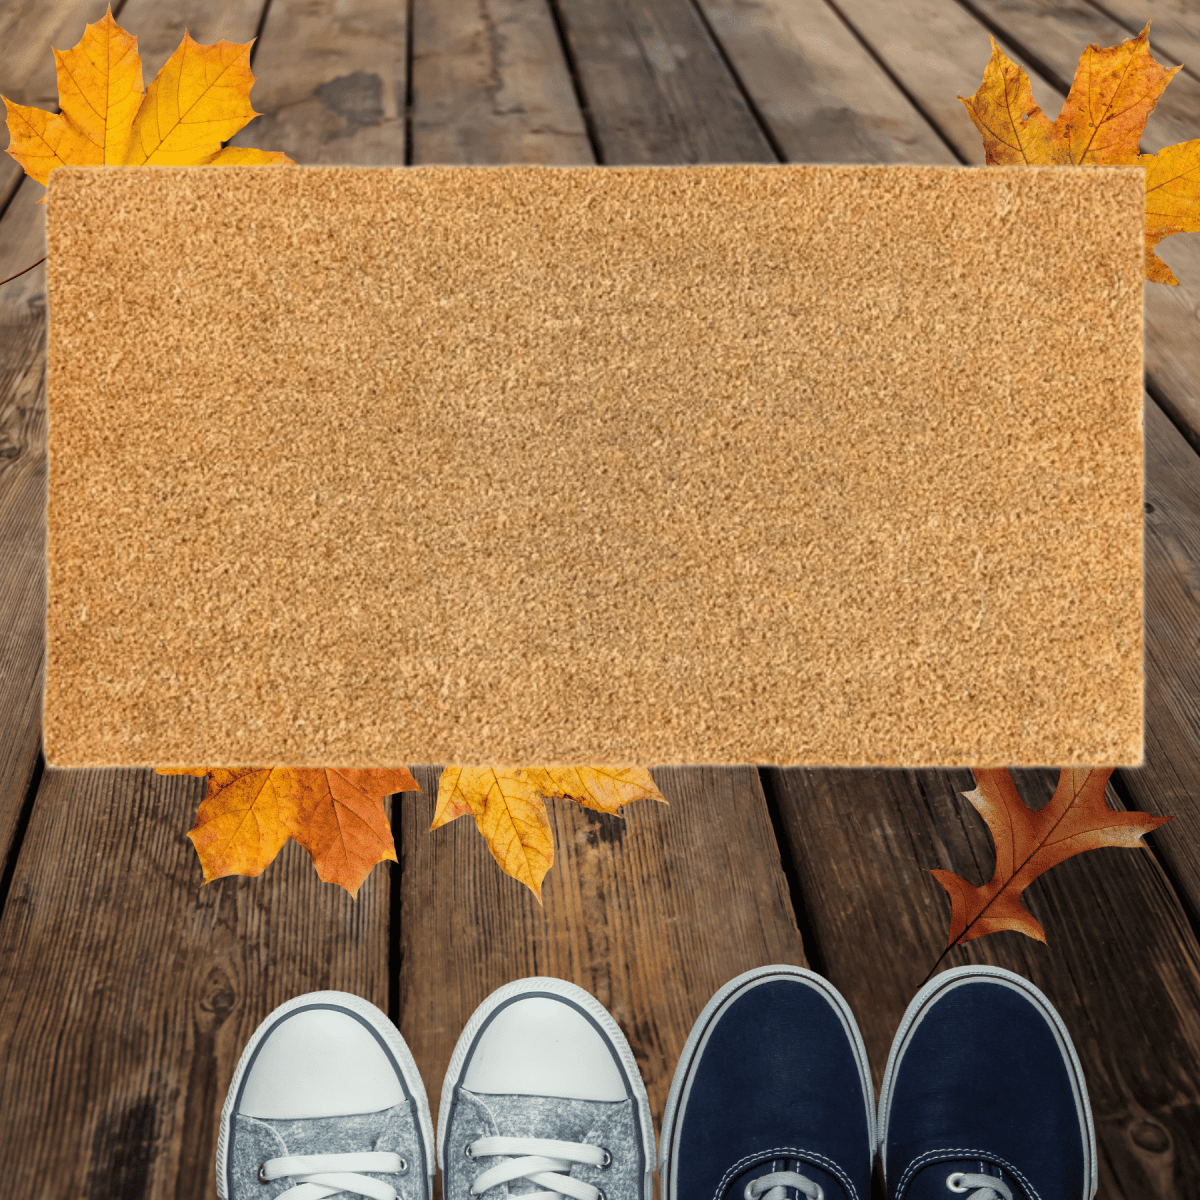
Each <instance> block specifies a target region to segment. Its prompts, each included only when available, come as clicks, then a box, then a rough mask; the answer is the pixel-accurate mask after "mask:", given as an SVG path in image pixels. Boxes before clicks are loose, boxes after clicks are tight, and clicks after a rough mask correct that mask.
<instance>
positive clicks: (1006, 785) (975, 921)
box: [930, 767, 1172, 949]
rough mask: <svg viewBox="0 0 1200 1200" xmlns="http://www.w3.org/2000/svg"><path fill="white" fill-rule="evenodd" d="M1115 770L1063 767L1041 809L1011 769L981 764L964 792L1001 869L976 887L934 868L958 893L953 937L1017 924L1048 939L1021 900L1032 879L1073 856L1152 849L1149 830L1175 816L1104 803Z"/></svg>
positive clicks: (977, 934)
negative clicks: (1146, 837) (1146, 838)
mask: <svg viewBox="0 0 1200 1200" xmlns="http://www.w3.org/2000/svg"><path fill="white" fill-rule="evenodd" d="M1112 772H1113V769H1112V768H1111V767H1108V768H1106V769H1105V770H1099V769H1097V768H1095V767H1074V768H1073V767H1063V768H1062V771H1061V772H1060V774H1059V778H1058V787H1057V788H1055V791H1054V796H1053V797H1052V798H1051V800H1050V803H1049V804H1047V805H1046V806H1045V808H1042V809H1039V810H1037V811H1034V810H1033V809H1031V808H1029V807H1028V805H1026V803H1025V802H1024V801H1023V800H1022V799H1021V796H1020V794H1019V793H1018V792H1017V788H1016V784H1014V783H1013V780H1012V776H1011V775H1010V774H1009V773H1008V771H1007V770H1005V769H1004V768H1003V767H1000V768H994V769H992V768H988V769H985V768H976V770H975V772H974V774H975V783H976V787H975V790H974V791H971V792H964V793H963V795H964V796H966V798H967V799H968V800H970V802H971V803H972V804H973V805H974V806H975V808H976V809H977V810H978V812H979V814H980V816H982V817H983V819H984V820H985V821H986V822H987V826H988V829H989V830H991V834H992V841H993V842H994V843H995V847H996V870H995V872H994V873H993V874H992V878H991V882H990V883H986V884H984V885H983V886H982V887H975V886H974V885H973V884H970V883H967V881H966V880H965V879H962V878H961V877H960V876H958V875H955V874H954V873H953V872H952V871H930V874H931V875H932V876H933V877H934V878H935V879H936V880H937V881H938V883H940V884H941V885H942V887H944V888H945V889H946V891H948V892H949V893H950V905H951V912H950V940H949V942H948V943H947V949H949V947H950V946H953V945H955V944H956V943H958V942H969V941H971V940H973V939H974V938H978V937H984V936H986V935H987V934H989V933H997V932H999V931H1000V930H1001V929H1013V930H1016V931H1017V932H1018V933H1023V934H1025V936H1026V937H1031V938H1036V939H1037V941H1039V942H1045V940H1046V935H1045V933H1044V932H1043V930H1042V927H1041V925H1040V924H1038V922H1037V920H1036V919H1035V918H1034V916H1033V914H1032V913H1030V912H1029V911H1028V910H1027V909H1026V908H1025V907H1024V906H1023V905H1022V904H1021V899H1020V897H1021V893H1022V892H1023V891H1024V890H1025V889H1026V888H1027V887H1028V886H1029V884H1030V883H1031V882H1032V881H1033V880H1034V879H1036V878H1037V877H1038V876H1039V875H1041V874H1042V873H1043V872H1044V871H1048V870H1049V869H1050V868H1051V867H1056V866H1058V864H1059V863H1061V862H1065V861H1066V860H1067V859H1068V858H1071V857H1072V856H1073V855H1076V854H1082V853H1083V852H1084V851H1085V850H1096V849H1099V848H1100V847H1101V846H1128V847H1135V848H1136V847H1139V846H1140V847H1141V848H1143V849H1147V847H1146V843H1145V842H1143V841H1142V840H1141V836H1142V834H1144V833H1148V832H1149V831H1150V830H1151V829H1157V828H1158V827H1159V826H1160V825H1165V824H1166V823H1167V822H1168V821H1170V820H1171V819H1172V818H1171V817H1152V816H1151V815H1150V814H1149V813H1140V812H1117V811H1115V810H1113V809H1111V808H1109V807H1108V805H1107V804H1105V802H1104V789H1105V785H1106V784H1107V783H1108V777H1109V776H1110V775H1111V774H1112Z"/></svg>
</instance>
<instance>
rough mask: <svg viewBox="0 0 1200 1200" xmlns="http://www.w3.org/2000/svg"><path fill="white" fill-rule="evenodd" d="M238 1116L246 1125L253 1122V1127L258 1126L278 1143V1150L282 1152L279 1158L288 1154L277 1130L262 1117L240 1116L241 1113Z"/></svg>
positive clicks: (285, 1143)
mask: <svg viewBox="0 0 1200 1200" xmlns="http://www.w3.org/2000/svg"><path fill="white" fill-rule="evenodd" d="M238 1116H239V1117H240V1118H241V1119H242V1120H243V1121H245V1122H246V1123H247V1124H249V1123H250V1122H253V1123H254V1124H255V1125H257V1126H259V1127H260V1128H262V1129H265V1130H266V1131H267V1132H268V1133H269V1134H270V1135H271V1136H272V1137H273V1138H274V1139H275V1140H276V1141H277V1142H278V1143H279V1148H280V1150H282V1151H283V1154H281V1155H279V1157H280V1158H283V1157H284V1156H286V1154H287V1153H288V1144H287V1142H285V1141H284V1140H283V1138H282V1137H281V1136H280V1133H279V1130H278V1129H276V1128H275V1126H274V1125H272V1124H270V1122H269V1121H268V1120H266V1119H264V1118H263V1117H252V1116H250V1115H249V1114H242V1113H239V1114H238ZM246 1132H247V1133H249V1130H247V1131H246Z"/></svg>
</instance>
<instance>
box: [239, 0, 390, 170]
mask: <svg viewBox="0 0 1200 1200" xmlns="http://www.w3.org/2000/svg"><path fill="white" fill-rule="evenodd" d="M406 40H407V8H406V6H405V5H404V4H397V3H389V2H384V0H273V2H272V4H271V6H270V8H269V9H268V10H267V19H266V23H265V24H264V27H263V32H262V37H261V40H260V41H259V42H258V43H257V44H256V45H255V55H254V74H255V78H256V79H257V81H258V82H256V83H255V85H254V90H253V91H252V92H251V96H250V98H251V101H252V102H253V104H254V107H255V109H256V110H257V111H258V112H259V113H261V114H262V115H261V116H259V117H255V119H254V120H253V121H251V122H250V124H249V125H247V126H245V127H244V128H243V129H241V130H240V131H239V132H238V133H236V134H235V135H234V136H233V138H232V139H231V140H230V143H229V144H230V145H231V146H253V147H255V148H257V149H259V150H282V151H283V152H284V154H286V155H287V156H288V157H289V158H291V159H292V160H293V161H295V162H297V163H300V164H302V165H303V164H315V163H335V164H344V165H348V166H351V165H352V166H403V165H404V139H405V131H404V125H405V120H404V117H405V113H404V103H405V92H406V90H407V86H408V84H407V79H408V74H407V62H406V54H407V50H406Z"/></svg>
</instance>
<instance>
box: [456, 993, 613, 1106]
mask: <svg viewBox="0 0 1200 1200" xmlns="http://www.w3.org/2000/svg"><path fill="white" fill-rule="evenodd" d="M462 1086H463V1087H465V1088H466V1089H467V1091H469V1092H476V1093H482V1094H484V1095H515V1096H564V1097H567V1098H568V1099H571V1100H625V1099H627V1098H628V1093H627V1092H626V1090H625V1082H624V1080H623V1079H622V1077H621V1072H620V1071H619V1070H618V1068H617V1063H616V1060H615V1058H614V1057H613V1054H612V1051H610V1050H609V1047H608V1043H607V1041H606V1040H605V1039H604V1038H603V1037H602V1036H601V1034H600V1032H599V1030H598V1029H597V1028H596V1027H595V1026H594V1025H593V1024H592V1023H591V1022H590V1021H589V1020H588V1019H587V1018H586V1017H585V1016H584V1015H583V1013H582V1012H580V1010H579V1009H578V1008H576V1007H575V1006H574V1005H572V1004H567V1003H565V1002H563V1001H561V1000H557V999H552V998H550V997H548V996H530V997H529V998H528V999H524V1000H516V1001H514V1002H513V1003H511V1004H506V1005H505V1006H504V1007H503V1008H501V1009H500V1011H499V1012H497V1013H496V1015H495V1016H494V1017H492V1019H491V1020H490V1021H489V1022H488V1024H487V1026H486V1027H485V1028H484V1030H483V1032H482V1033H481V1034H480V1035H479V1040H478V1041H477V1042H476V1043H475V1045H474V1047H473V1049H472V1052H471V1056H470V1062H469V1064H468V1066H467V1072H466V1075H465V1076H464V1077H463V1081H462Z"/></svg>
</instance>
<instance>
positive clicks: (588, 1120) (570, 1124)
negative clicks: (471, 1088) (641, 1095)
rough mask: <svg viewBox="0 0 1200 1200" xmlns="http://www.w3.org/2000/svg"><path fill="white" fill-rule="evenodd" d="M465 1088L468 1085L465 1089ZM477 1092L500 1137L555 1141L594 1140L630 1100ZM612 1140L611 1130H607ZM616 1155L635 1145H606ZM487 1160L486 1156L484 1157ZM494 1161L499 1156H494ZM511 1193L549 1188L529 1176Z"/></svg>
mask: <svg viewBox="0 0 1200 1200" xmlns="http://www.w3.org/2000/svg"><path fill="white" fill-rule="evenodd" d="M463 1090H464V1091H466V1089H465V1088H464V1089H463ZM467 1094H468V1095H472V1096H475V1097H476V1098H477V1099H478V1101H479V1102H480V1104H482V1105H483V1106H484V1107H485V1108H486V1109H487V1110H488V1112H489V1113H490V1114H491V1118H492V1120H493V1121H494V1122H495V1124H496V1134H497V1136H498V1137H532V1138H550V1139H551V1140H553V1141H556V1142H589V1141H590V1142H591V1144H593V1145H594V1144H596V1141H597V1139H596V1138H594V1137H593V1138H589V1136H588V1135H589V1134H591V1133H592V1132H593V1130H596V1129H599V1128H600V1127H601V1126H602V1125H603V1126H607V1125H608V1122H609V1120H610V1118H611V1117H612V1115H613V1113H614V1112H615V1110H617V1109H621V1108H626V1107H628V1105H629V1101H628V1100H569V1099H566V1098H565V1097H563V1096H509V1095H484V1094H482V1093H477V1092H468V1093H467ZM605 1136H606V1138H607V1139H608V1140H609V1141H612V1140H613V1138H612V1131H611V1130H609V1131H608V1132H606V1135H605ZM606 1148H607V1149H609V1150H610V1152H611V1153H612V1154H614V1155H621V1154H626V1153H629V1152H630V1151H634V1152H636V1151H635V1149H634V1148H633V1147H628V1148H627V1147H625V1146H624V1145H623V1144H613V1145H611V1146H608V1147H606ZM485 1161H486V1160H485ZM491 1161H492V1162H495V1161H498V1160H495V1159H493V1160H491ZM507 1187H508V1194H509V1195H510V1196H523V1195H526V1194H527V1193H530V1192H544V1191H547V1190H549V1189H547V1188H545V1187H542V1186H541V1185H540V1184H536V1183H533V1182H532V1181H530V1180H528V1179H514V1180H512V1181H511V1182H510V1183H509V1184H508V1185H507Z"/></svg>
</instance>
